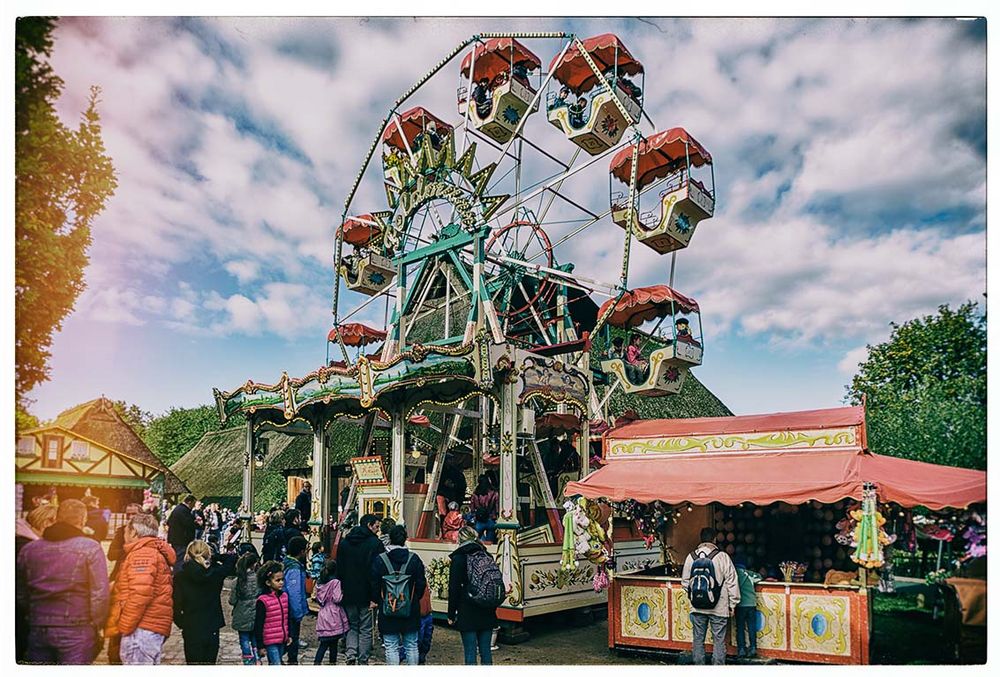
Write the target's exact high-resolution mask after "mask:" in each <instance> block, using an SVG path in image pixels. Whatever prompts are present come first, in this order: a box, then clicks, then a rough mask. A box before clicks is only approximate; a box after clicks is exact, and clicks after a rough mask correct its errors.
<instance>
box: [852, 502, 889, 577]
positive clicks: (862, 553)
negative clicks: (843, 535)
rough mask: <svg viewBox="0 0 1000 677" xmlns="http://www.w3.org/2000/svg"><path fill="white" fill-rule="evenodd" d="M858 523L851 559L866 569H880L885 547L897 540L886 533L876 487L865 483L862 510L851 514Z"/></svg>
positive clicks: (855, 529)
mask: <svg viewBox="0 0 1000 677" xmlns="http://www.w3.org/2000/svg"><path fill="white" fill-rule="evenodd" d="M850 515H851V518H852V519H854V520H855V521H856V522H857V526H856V527H855V528H854V543H852V545H854V546H855V551H854V554H853V555H851V559H852V560H854V562H855V563H857V564H858V565H860V566H863V567H865V568H866V569H878V568H880V567H881V566H882V564H883V563H884V561H885V559H884V553H883V551H882V548H883V546H886V545H889V544H890V543H892V542H893V541H894V540H895V539H894V538H892V537H890V536H889V534H887V533H886V532H885V529H883V526H885V517H884V516H883V515H882V513H881V512H879V510H878V499H877V497H876V494H875V485H874V484H870V483H868V482H866V483H865V485H864V488H863V489H862V491H861V510H855V511H853V512H851V513H850Z"/></svg>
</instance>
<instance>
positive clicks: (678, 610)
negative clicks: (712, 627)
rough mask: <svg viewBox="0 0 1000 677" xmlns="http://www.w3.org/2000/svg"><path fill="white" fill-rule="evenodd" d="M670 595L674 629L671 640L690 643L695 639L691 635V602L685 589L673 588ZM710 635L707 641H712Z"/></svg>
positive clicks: (671, 617)
mask: <svg viewBox="0 0 1000 677" xmlns="http://www.w3.org/2000/svg"><path fill="white" fill-rule="evenodd" d="M670 595H671V598H670V602H671V604H670V620H671V623H672V629H673V631H672V632H671V633H670V639H672V640H673V641H675V642H690V641H691V639H692V637H693V635H692V634H691V616H690V613H691V602H690V601H689V600H688V596H687V593H686V592H684V588H679V587H678V588H671V589H670ZM708 635H709V637H708V638H707V639H711V633H708Z"/></svg>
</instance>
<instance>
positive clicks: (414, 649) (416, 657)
mask: <svg viewBox="0 0 1000 677" xmlns="http://www.w3.org/2000/svg"><path fill="white" fill-rule="evenodd" d="M386 559H388V560H389V564H391V565H392V569H391V570H390V569H389V566H387V564H386V561H385V560H386ZM371 571H372V583H373V585H372V601H373V602H374V603H375V604H378V605H380V606H381V604H382V601H383V600H382V596H383V592H384V591H383V585H382V578H383V577H384V576H387V575H389V574H391V573H401V574H409V576H410V585H411V586H412V588H411V590H410V613H409V614H408V615H406V616H387V615H386V614H384V613H380V614H379V615H378V629H379V633H380V634H381V635H382V644H383V646H384V647H385V662H386V665H399V649H400V647H402V649H403V652H404V654H405V655H406V664H407V665H418V664H419V663H420V649H419V646H418V641H419V632H420V598H421V597H423V595H424V590H426V589H427V575H426V573H425V571H424V563H423V562H421V561H420V558H419V557H417V555H416V554H414V553H411V552H410V551H409V549H407V547H406V527H404V526H403V525H402V524H397V525H396V526H394V527H393V528H392V529H391V530H390V531H389V547H388V549H387V550H386V553H385V554H384V555H379V556H378V557H376V558H375V559H374V561H373V562H372V565H371Z"/></svg>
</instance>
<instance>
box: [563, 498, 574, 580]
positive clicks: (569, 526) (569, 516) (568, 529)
mask: <svg viewBox="0 0 1000 677" xmlns="http://www.w3.org/2000/svg"><path fill="white" fill-rule="evenodd" d="M563 508H565V509H566V514H564V515H563V519H562V525H563V546H562V559H561V560H560V562H559V567H560V568H561V569H562V570H563V571H569V570H571V569H575V568H576V538H575V535H574V534H575V532H574V529H573V501H566V502H565V503H563Z"/></svg>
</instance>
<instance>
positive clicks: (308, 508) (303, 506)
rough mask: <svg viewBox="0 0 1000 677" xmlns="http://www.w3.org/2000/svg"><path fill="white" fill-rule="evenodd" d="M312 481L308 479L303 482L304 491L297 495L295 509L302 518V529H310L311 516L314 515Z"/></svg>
mask: <svg viewBox="0 0 1000 677" xmlns="http://www.w3.org/2000/svg"><path fill="white" fill-rule="evenodd" d="M312 501H313V495H312V483H311V482H309V481H308V480H307V481H306V482H304V483H303V484H302V491H300V492H299V495H298V496H296V497H295V509H296V510H298V511H299V515H300V516H301V519H302V529H303V530H305V529H308V528H309V527H308V525H309V518H310V517H312Z"/></svg>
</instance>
